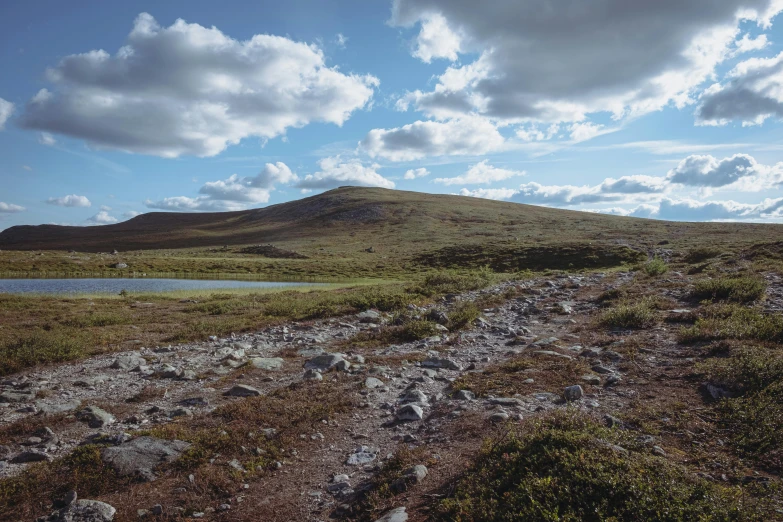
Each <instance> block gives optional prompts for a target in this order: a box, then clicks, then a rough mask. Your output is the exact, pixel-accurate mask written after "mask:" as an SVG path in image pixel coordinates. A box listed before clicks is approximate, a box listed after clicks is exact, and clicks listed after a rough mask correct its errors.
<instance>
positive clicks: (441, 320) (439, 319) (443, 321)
mask: <svg viewBox="0 0 783 522" xmlns="http://www.w3.org/2000/svg"><path fill="white" fill-rule="evenodd" d="M427 318H428V319H429V320H430V321H434V322H436V323H438V324H439V325H441V326H445V325H447V324H449V316H448V315H446V313H445V312H443V311H441V310H435V309H433V310H430V313H428V314H427Z"/></svg>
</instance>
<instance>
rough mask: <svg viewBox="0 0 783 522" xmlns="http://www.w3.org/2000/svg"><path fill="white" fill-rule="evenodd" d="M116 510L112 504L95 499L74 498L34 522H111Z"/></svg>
mask: <svg viewBox="0 0 783 522" xmlns="http://www.w3.org/2000/svg"><path fill="white" fill-rule="evenodd" d="M116 512H117V510H116V509H114V507H113V506H110V505H109V504H107V503H105V502H99V501H97V500H75V501H74V502H72V503H71V504H70V505H68V506H67V507H64V508H62V509H60V510H58V511H55V512H54V513H52V514H51V515H49V516H45V517H39V518H37V519H36V522H112V520H114V514H115V513H116Z"/></svg>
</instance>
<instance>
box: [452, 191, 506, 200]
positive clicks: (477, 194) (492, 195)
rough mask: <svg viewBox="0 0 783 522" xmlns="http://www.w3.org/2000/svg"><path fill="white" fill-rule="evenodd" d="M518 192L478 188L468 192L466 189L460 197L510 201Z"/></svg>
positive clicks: (460, 193)
mask: <svg viewBox="0 0 783 522" xmlns="http://www.w3.org/2000/svg"><path fill="white" fill-rule="evenodd" d="M517 192H518V191H517V190H516V189H508V188H499V189H487V188H478V189H474V190H468V189H466V188H464V189H462V190H460V191H459V195H460V196H470V197H472V198H484V199H495V200H503V199H510V198H511V197H512V196H513V195H514V194H516V193H517Z"/></svg>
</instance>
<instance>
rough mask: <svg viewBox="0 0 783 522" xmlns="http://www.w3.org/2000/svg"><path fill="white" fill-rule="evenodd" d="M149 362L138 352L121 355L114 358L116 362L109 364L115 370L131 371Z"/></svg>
mask: <svg viewBox="0 0 783 522" xmlns="http://www.w3.org/2000/svg"><path fill="white" fill-rule="evenodd" d="M146 364H147V361H146V360H144V358H143V357H142V356H140V355H137V354H132V355H120V356H119V357H117V358H116V359H114V362H112V363H111V365H109V368H112V369H114V370H125V371H130V370H132V369H134V368H136V367H137V366H144V365H146Z"/></svg>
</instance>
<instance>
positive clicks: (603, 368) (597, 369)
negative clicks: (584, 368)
mask: <svg viewBox="0 0 783 522" xmlns="http://www.w3.org/2000/svg"><path fill="white" fill-rule="evenodd" d="M591 370H593V371H594V372H595V373H601V374H604V375H607V374H610V373H614V371H612V370H611V369H610V368H607V367H606V366H601V365H600V364H596V365H595V366H593V367H592V368H591Z"/></svg>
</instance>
